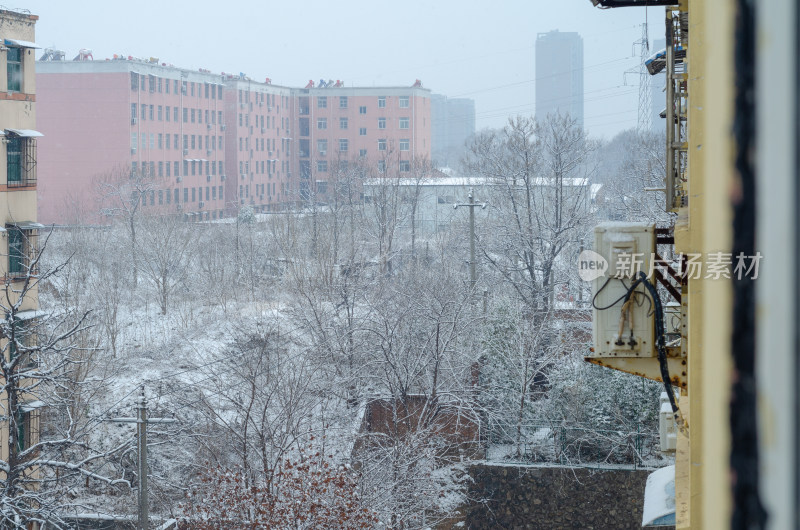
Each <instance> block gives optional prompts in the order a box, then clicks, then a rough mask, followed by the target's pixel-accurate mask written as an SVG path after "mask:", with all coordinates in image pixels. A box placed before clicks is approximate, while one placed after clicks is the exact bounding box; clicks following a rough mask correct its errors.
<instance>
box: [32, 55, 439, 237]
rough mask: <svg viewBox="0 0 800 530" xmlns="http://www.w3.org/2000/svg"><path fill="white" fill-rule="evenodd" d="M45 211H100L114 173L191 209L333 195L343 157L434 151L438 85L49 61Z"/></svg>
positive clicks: (61, 220) (199, 212) (77, 214)
mask: <svg viewBox="0 0 800 530" xmlns="http://www.w3.org/2000/svg"><path fill="white" fill-rule="evenodd" d="M36 79H37V85H38V86H37V88H38V94H37V99H38V103H39V112H38V118H39V119H38V128H39V130H40V131H41V132H42V133H43V134H44V137H43V138H42V139H41V140H40V144H39V161H38V165H39V218H40V220H41V221H42V222H44V223H48V224H49V223H56V224H77V223H98V222H99V223H102V222H106V221H105V220H104V214H103V212H104V208H105V207H106V206H107V190H108V188H109V183H113V182H115V181H117V182H119V181H120V180H124V179H129V178H131V176H134V177H135V176H141V175H146V176H147V177H148V178H149V177H152V179H151V180H150V182H151V186H150V188H148V191H147V193H145V194H144V195H143V196H141V205H142V207H143V208H145V209H148V208H149V209H151V211H159V212H180V213H182V214H183V215H185V216H187V218H189V219H192V220H210V219H218V218H222V217H225V216H232V215H235V214H236V212H237V211H238V209H239V208H241V207H242V206H245V205H248V206H250V207H252V208H253V209H254V210H255V211H268V210H275V209H280V208H282V207H285V206H286V205H287V204H290V203H296V202H298V201H302V200H304V199H307V198H308V197H309V196H310V192H312V191H313V192H316V197H320V198H321V200H324V198H325V195H326V192H327V183H328V181H329V180H330V179H331V177H332V175H333V174H334V173H335V170H337V169H341V168H342V167H343V166H345V167H346V166H347V164H350V163H352V162H353V161H356V160H360V161H362V163H366V164H367V165H368V166H369V167H371V168H372V169H373V170H374V171H375V173H377V174H380V173H381V172H382V171H385V170H386V167H387V164H390V165H392V164H393V166H392V167H394V168H396V169H397V171H398V172H399V173H401V175H402V172H403V171H408V169H409V167H410V164H411V162H412V161H413V160H414V159H415V158H420V157H423V158H430V153H431V132H430V131H431V124H430V92H429V91H428V90H426V89H423V88H419V87H405V88H403V87H387V88H340V87H330V88H310V89H309V88H306V89H298V88H288V87H281V86H276V85H272V84H270V83H259V82H255V81H253V80H250V79H248V78H245V77H242V76H231V75H227V76H226V75H219V74H212V73H210V72H208V71H190V70H186V69H181V68H177V67H174V66H168V65H164V64H158V62H157V61H155V60H152V61H140V60H132V59H114V60H106V61H58V60H56V61H39V62H37V64H36Z"/></svg>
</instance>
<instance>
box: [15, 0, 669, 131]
mask: <svg viewBox="0 0 800 530" xmlns="http://www.w3.org/2000/svg"><path fill="white" fill-rule="evenodd" d="M18 1H20V0H18ZM6 5H7V6H8V7H9V8H12V9H13V8H15V7H18V8H23V9H28V10H29V11H30V12H31V13H33V14H36V15H39V17H40V19H39V22H38V23H37V27H36V41H37V43H38V44H39V45H40V46H55V47H57V48H59V49H62V50H65V51H66V53H67V58H68V59H71V58H72V57H74V56H75V55H76V54H77V51H78V49H79V48H89V49H91V50H92V51H93V55H94V58H95V60H98V59H99V60H102V59H105V58H107V57H111V56H112V55H113V54H114V53H117V54H124V55H133V56H136V57H142V58H147V57H151V56H152V57H158V58H159V59H160V61H161V62H167V63H172V64H174V65H176V66H181V67H186V68H207V69H209V70H211V71H213V72H222V71H225V72H234V73H238V72H244V73H245V74H247V75H248V76H250V77H251V78H253V79H255V80H263V79H264V78H265V77H270V78H272V81H273V83H274V84H280V85H287V86H304V85H305V84H306V83H307V82H308V80H309V79H313V80H314V81H315V82H317V81H319V79H320V78H325V79H341V80H343V81H344V82H345V84H346V85H348V86H373V85H375V86H386V85H411V84H412V83H413V82H414V80H415V79H421V80H422V82H423V86H425V87H426V88H429V89H431V90H433V91H434V92H437V93H442V94H445V95H447V96H450V97H469V98H473V99H474V100H475V104H476V113H477V127H478V129H480V128H483V127H501V126H502V125H504V124H505V122H506V120H507V119H508V117H509V116H511V115H517V114H524V115H530V114H533V112H534V101H535V98H534V84H535V83H534V81H535V73H534V72H535V70H534V44H535V41H536V34H537V33H542V32H547V31H550V30H554V29H558V30H560V31H577V32H578V33H580V34H581V35H582V36H583V40H584V68H585V73H584V88H585V110H584V113H585V126H586V128H587V129H589V132H590V133H591V134H593V135H595V136H602V137H606V138H610V137H611V136H613V135H614V134H616V133H617V132H619V131H621V130H624V129H627V128H631V127H635V126H636V118H637V109H638V106H637V105H638V88H637V83H638V77H637V76H636V75H628V76H627V86H625V81H626V79H624V78H625V77H626V76H624V72H625V71H626V70H630V69H632V68H636V67H637V65H638V62H639V58H638V50H637V51H636V53H637V56H634V55H633V52H634V50H633V49H632V48H633V42H634V41H636V40H637V39H639V38H640V37H641V32H642V29H641V24H642V23H644V22H645V9H644V8H623V9H614V10H600V9H597V8H594V7H592V5H591V2H590V0H515V1H503V0H495V1H494V2H486V1H477V0H434V1H431V0H428V1H426V2H422V1H416V0H407V1H405V2H378V1H376V0H369V1H367V0H340V1H338V2H337V1H331V0H283V1H275V0H249V1H246V0H222V1H219V0H215V1H211V0H194V1H185V0H160V1H154V0H138V1H136V2H115V1H109V0H105V1H99V0H81V1H80V2H70V1H67V0H28V1H27V2H26V3H25V5H17V6H15V5H13V4H6ZM647 11H648V13H647V15H648V16H649V23H650V26H649V27H650V36H651V40H652V39H653V38H657V37H663V34H664V22H663V20H664V10H663V8H649V9H648V10H647Z"/></svg>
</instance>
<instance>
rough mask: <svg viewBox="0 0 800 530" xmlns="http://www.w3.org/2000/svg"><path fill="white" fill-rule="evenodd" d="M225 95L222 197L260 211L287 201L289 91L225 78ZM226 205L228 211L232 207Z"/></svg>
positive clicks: (290, 122)
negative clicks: (223, 184)
mask: <svg viewBox="0 0 800 530" xmlns="http://www.w3.org/2000/svg"><path fill="white" fill-rule="evenodd" d="M226 86H227V89H228V90H227V92H226V97H225V111H226V122H225V124H226V126H227V128H226V134H227V135H228V138H229V141H228V143H227V145H226V150H225V159H226V166H225V168H226V169H225V172H226V174H227V175H228V176H229V179H228V180H227V184H226V188H225V195H226V196H227V197H231V198H234V199H235V202H234V203H233V206H242V205H251V206H253V207H255V209H256V210H264V209H270V208H273V207H276V206H277V205H279V204H282V203H286V202H287V201H289V200H291V199H290V193H289V192H290V182H289V178H290V176H291V175H292V171H291V162H292V159H291V153H292V149H291V148H292V138H291V134H290V131H291V130H292V128H293V126H294V112H293V111H294V109H293V105H292V104H291V103H292V91H291V89H289V88H286V87H278V86H272V85H271V84H268V83H257V82H254V81H251V80H249V79H240V78H239V77H233V76H230V77H229V78H228V79H227V80H226ZM230 206H231V205H229V208H228V211H229V212H231V211H232V210H235V208H231V207H230Z"/></svg>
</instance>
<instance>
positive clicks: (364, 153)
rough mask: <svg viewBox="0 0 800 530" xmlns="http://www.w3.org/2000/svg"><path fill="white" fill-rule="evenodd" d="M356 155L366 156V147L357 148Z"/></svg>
mask: <svg viewBox="0 0 800 530" xmlns="http://www.w3.org/2000/svg"><path fill="white" fill-rule="evenodd" d="M358 156H360V157H361V158H364V157H366V156H367V150H366V149H359V150H358Z"/></svg>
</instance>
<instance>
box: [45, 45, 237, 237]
mask: <svg viewBox="0 0 800 530" xmlns="http://www.w3.org/2000/svg"><path fill="white" fill-rule="evenodd" d="M36 68H37V72H36V73H37V76H36V77H37V81H38V83H39V97H40V105H41V106H40V128H41V129H42V130H43V131H44V132H46V134H47V136H46V137H45V138H46V139H44V140H43V141H42V142H41V146H40V147H41V156H40V160H39V172H40V175H41V186H40V187H41V192H40V204H39V208H40V212H41V214H42V215H41V218H42V221H44V222H45V223H67V224H71V223H80V222H93V221H98V220H99V218H98V217H97V214H98V213H99V212H102V211H103V209H104V207H105V206H107V203H106V200H105V199H106V194H107V193H108V191H109V189H111V188H113V187H114V184H115V183H116V182H124V181H126V180H128V179H129V178H130V177H131V176H133V177H144V178H147V179H149V184H148V185H147V186H146V187H144V189H143V190H142V191H143V193H142V194H141V201H142V206H144V207H152V208H157V209H159V210H162V211H175V212H183V213H185V214H187V215H191V216H196V217H197V218H202V219H215V218H217V217H220V216H221V215H222V211H223V209H224V207H225V201H226V199H227V196H226V194H225V190H224V187H223V184H224V181H225V171H226V168H225V142H226V137H225V123H226V122H225V119H226V117H225V109H224V107H225V101H224V97H225V90H226V87H225V84H224V83H223V82H222V80H221V78H220V76H219V75H214V74H211V73H209V72H204V71H200V72H195V71H189V70H184V69H180V68H175V67H171V66H166V65H160V64H158V62H157V60H151V61H133V60H127V59H121V58H120V59H115V60H111V61H97V62H95V61H53V62H39V63H38V64H37V66H36Z"/></svg>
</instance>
